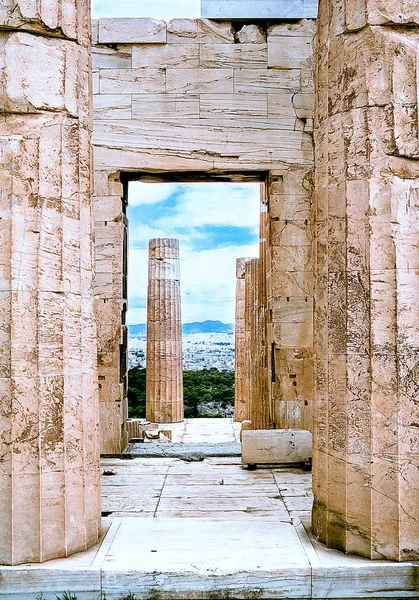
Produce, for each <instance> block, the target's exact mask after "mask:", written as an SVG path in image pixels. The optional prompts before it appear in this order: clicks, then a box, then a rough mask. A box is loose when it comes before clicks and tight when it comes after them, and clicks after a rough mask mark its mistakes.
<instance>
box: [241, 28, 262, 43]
mask: <svg viewBox="0 0 419 600" xmlns="http://www.w3.org/2000/svg"><path fill="white" fill-rule="evenodd" d="M235 39H236V41H237V42H239V43H240V44H265V43H266V35H265V32H264V31H263V29H262V27H260V26H259V25H243V27H242V28H241V29H240V30H239V31H238V32H237V33H236V36H235Z"/></svg>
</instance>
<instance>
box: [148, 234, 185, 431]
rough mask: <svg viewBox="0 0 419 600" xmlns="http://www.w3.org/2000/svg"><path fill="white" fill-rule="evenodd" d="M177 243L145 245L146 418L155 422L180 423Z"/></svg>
mask: <svg viewBox="0 0 419 600" xmlns="http://www.w3.org/2000/svg"><path fill="white" fill-rule="evenodd" d="M179 271H180V270H179V242H178V240H174V239H154V240H150V243H149V262H148V298H147V378H146V415H147V419H148V420H149V421H154V422H155V423H178V422H180V421H183V371H182V320H181V299H180V275H179Z"/></svg>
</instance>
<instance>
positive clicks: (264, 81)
mask: <svg viewBox="0 0 419 600" xmlns="http://www.w3.org/2000/svg"><path fill="white" fill-rule="evenodd" d="M279 90H284V91H299V90H300V72H299V70H298V69H278V70H274V69H271V70H267V69H250V68H249V69H239V70H235V71H234V93H239V94H246V93H251V94H266V93H268V92H278V91H279Z"/></svg>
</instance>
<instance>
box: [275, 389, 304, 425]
mask: <svg viewBox="0 0 419 600" xmlns="http://www.w3.org/2000/svg"><path fill="white" fill-rule="evenodd" d="M293 389H294V388H293ZM290 395H294V396H295V393H293V394H290ZM312 397H313V386H311V396H310V398H312ZM275 424H276V426H277V427H278V429H288V428H290V429H305V430H307V431H311V429H312V424H313V402H312V401H308V400H302V401H297V400H283V401H281V402H278V403H277V410H276V413H275Z"/></svg>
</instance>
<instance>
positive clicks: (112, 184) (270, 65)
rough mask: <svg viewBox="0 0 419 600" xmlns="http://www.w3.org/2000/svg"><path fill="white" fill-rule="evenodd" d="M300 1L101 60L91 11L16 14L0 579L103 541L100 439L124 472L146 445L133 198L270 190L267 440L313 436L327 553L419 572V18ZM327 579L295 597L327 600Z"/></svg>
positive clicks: (118, 35) (5, 217)
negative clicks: (137, 393)
mask: <svg viewBox="0 0 419 600" xmlns="http://www.w3.org/2000/svg"><path fill="white" fill-rule="evenodd" d="M223 4H225V5H226V6H227V4H228V5H230V4H231V3H223ZM243 4H246V3H243ZM247 4H248V3H247ZM268 4H270V5H272V2H269V3H268ZM283 4H284V3H283V2H279V3H278V6H282V5H283ZM289 4H290V7H292V8H293V10H296V11H297V13H295V14H292V15H290V14H288V15H287V16H286V17H285V16H282V18H281V15H278V17H277V18H276V19H274V18H273V17H271V16H269V20H267V19H265V18H263V16H262V18H259V19H258V18H256V17H254V18H251V19H248V20H246V21H245V22H243V21H241V20H235V19H234V18H232V19H231V20H221V21H220V20H209V19H205V18H204V19H195V20H192V19H174V20H172V21H171V22H169V23H165V22H164V21H156V20H152V19H141V18H138V19H130V18H123V19H99V21H94V22H93V24H92V41H93V46H92V49H91V50H90V38H89V35H90V19H89V12H88V2H87V0H43V1H42V2H35V0H29V1H24V0H5V2H3V5H2V7H1V8H0V29H1V49H0V53H1V57H2V60H1V63H0V64H1V69H0V78H1V81H2V92H1V99H2V105H1V112H2V115H3V119H2V124H1V133H0V146H1V152H0V157H1V165H2V166H1V182H2V186H1V220H0V230H1V232H2V236H3V237H2V240H3V253H2V267H1V273H2V286H3V287H2V292H1V298H2V306H3V310H2V314H1V319H2V325H1V329H0V331H1V335H2V340H3V344H2V346H1V357H2V358H1V364H2V374H1V379H0V382H1V386H2V406H1V412H0V423H1V436H0V447H1V451H0V457H1V460H0V475H1V476H0V507H1V511H0V512H1V514H2V519H1V520H0V563H2V564H4V565H17V564H20V563H27V562H43V561H46V560H49V559H52V558H57V557H63V556H68V555H70V554H72V553H74V552H77V551H78V550H83V549H86V548H87V547H89V546H92V545H93V544H94V543H96V542H97V540H98V537H99V534H100V498H99V483H98V479H99V435H100V447H101V451H102V453H104V454H111V455H115V454H116V455H119V453H120V452H121V450H122V449H123V448H124V446H125V444H126V441H127V431H126V427H125V422H126V419H127V361H126V343H127V342H126V338H127V336H126V318H125V317H126V310H127V269H126V262H127V261H126V258H127V227H128V222H127V217H126V206H127V203H128V201H129V197H128V184H129V181H131V180H134V179H136V180H142V181H154V182H158V181H169V182H182V181H203V180H214V181H243V182H245V181H257V182H260V184H261V228H260V231H261V235H260V238H261V242H260V254H259V257H258V258H254V259H252V260H251V261H249V262H246V265H245V310H246V311H248V313H249V322H250V324H251V328H250V329H249V332H248V333H247V332H246V333H245V336H244V339H245V341H246V345H247V349H248V354H247V357H246V359H245V360H246V365H247V367H246V371H247V378H248V381H247V385H248V386H249V389H250V395H249V404H248V413H247V416H248V419H249V420H250V421H251V427H252V428H253V429H255V430H257V429H270V428H277V429H287V428H292V429H307V430H311V429H312V431H313V477H314V483H313V486H314V487H313V491H314V510H313V531H314V533H315V535H316V536H317V538H318V539H319V540H320V541H322V542H324V543H325V544H326V545H327V546H329V547H331V548H335V549H338V550H341V551H344V552H347V553H352V554H356V555H359V556H362V557H367V558H370V559H387V560H392V561H398V562H403V561H410V560H417V559H418V558H419V539H418V531H419V527H418V523H419V502H418V489H419V445H418V444H419V442H418V440H419V437H418V423H419V415H418V410H419V409H418V407H419V400H418V385H417V382H418V376H419V374H418V364H419V363H418V349H419V312H418V311H419V309H418V303H417V297H418V273H419V264H418V263H419V259H418V238H419V233H418V232H419V223H418V205H419V200H418V196H419V192H418V190H419V185H418V180H419V141H418V139H419V134H418V114H417V113H418V82H417V61H418V48H419V10H418V6H417V2H416V0H346V1H345V2H342V1H341V0H320V6H319V18H318V21H317V22H316V20H315V18H314V17H315V15H314V14H312V12H311V11H313V10H314V9H315V6H314V3H313V2H312V0H308V1H303V0H301V1H299V2H292V3H289ZM307 11H308V12H307ZM305 17H309V18H305ZM91 59H92V67H93V73H92V75H93V76H92V78H91V66H90V61H91ZM314 72H315V77H314ZM91 81H92V83H93V85H92V90H93V110H94V112H93V117H94V120H93V133H92V119H91V101H90V92H91ZM314 106H315V111H314ZM314 113H315V114H314ZM314 116H315V119H314V121H313V118H314ZM313 124H314V128H313ZM313 134H314V135H313ZM90 141H92V144H93V152H94V161H93V162H92V154H91V147H90ZM92 167H93V168H94V190H93V201H92V198H91V193H92V189H91V172H92ZM226 201H228V199H227V200H226ZM93 240H94V246H95V247H94V251H95V254H94V255H93ZM153 250H155V251H156V252H157V245H156V246H155V247H153ZM171 252H173V254H172V255H171V256H170V257H169V260H177V258H176V257H175V254H174V252H175V248H174V247H172V250H171ZM154 258H156V259H157V258H159V257H158V256H157V254H156V256H155V257H154ZM160 258H163V261H160V262H161V263H162V264H166V262H167V259H165V258H164V257H163V256H161V257H160ZM156 262H158V261H156ZM159 264H160V263H159ZM167 264H169V266H170V269H169V270H170V272H171V273H174V265H173V263H167ZM160 268H161V265H160V266H159V267H158V268H157V267H156V271H155V272H156V273H157V271H158V269H160ZM93 275H94V280H93ZM159 281H160V283H161V281H163V280H159ZM172 281H173V280H172ZM174 281H176V280H174ZM153 285H154V289H157V287H158V285H159V284H157V281H156V282H155V283H154V284H153ZM164 285H165V286H168V283H167V282H166V281H165V283H164ZM169 287H170V286H169ZM175 287H176V286H175ZM155 297H157V295H156V294H155ZM173 307H174V305H173V306H172V307H171V309H172V308H173ZM173 310H174V308H173ZM174 312H175V311H174ZM176 318H177V319H178V321H176V323H178V322H180V318H178V317H176ZM248 336H250V337H248ZM175 337H176V336H175ZM150 339H153V336H151V338H150ZM154 340H155V341H156V340H157V338H156V336H154ZM176 340H177V341H176V343H177V344H179V339H178V338H176ZM176 348H178V346H176ZM174 354H175V356H176V357H178V355H179V352H178V350H176V351H175V353H174ZM242 360H243V359H242ZM177 368H178V367H177ZM177 377H178V379H179V381H181V378H180V377H179V374H178V375H177ZM172 379H173V380H174V379H175V378H172ZM154 381H156V382H157V379H156V380H154ZM166 381H167V383H169V382H170V378H167V379H166ZM98 391H99V393H98ZM173 397H175V396H173ZM180 397H181V392H180V390H179V389H178V390H177V396H176V398H177V399H180ZM158 410H160V409H158ZM177 411H178V412H177ZM179 411H180V409H179V402H177V408H176V410H175V411H174V412H176V414H177V415H178V416H179V415H180V412H179ZM160 414H161V413H160ZM173 415H174V413H172V417H173V419H174V420H175V419H176V417H174V416H173ZM149 416H151V417H152V418H153V419H156V418H157V416H158V415H157V409H156V413H155V414H154V415H151V414H150V415H149ZM161 416H162V418H163V417H164V419H166V418H167V413H164V414H161ZM99 423H100V432H99ZM286 525H287V528H288V530H290V531H291V530H292V531H293V534H295V531H294V525H293V524H292V523H291V522H289V523H287V524H286ZM126 527H128V525H126ZM138 527H139V526H138ZM121 529H122V528H121ZM295 536H296V534H295ZM359 560H360V559H359ZM367 562H368V561H367ZM358 564H360V563H357V565H358ZM362 564H365V562H363V563H362ZM380 565H382V563H380ZM398 566H401V567H402V566H403V565H398ZM304 568H305V567H304ZM357 568H358V567H357V566H355V567H354V570H355V571H357ZM380 568H381V567H380ZM412 568H413V567H412ZM307 569H308V567H307ZM397 572H399V571H397ZM7 573H9V574H10V573H15V571H13V572H12V571H7ZM308 573H311V574H313V573H314V575H313V576H312V575H310V574H308ZM317 575H318V574H316V573H315V568H314V567H313V569H312V570H311V571H310V572H309V571H308V570H307V572H306V573H305V574H303V575H301V578H303V577H306V578H307V580H308V579H310V577H312V578H311V579H310V582H306V583H307V586H308V587H307V588H304V589H305V591H304V592H301V594H300V596H299V597H309V595H308V594H314V595H316V594H317V597H322V596H321V595H320V594H321V593H323V594H328V597H330V593H332V592H330V593H329V591H330V589H331V588H330V587H328V585H326V583H327V582H326V583H325V582H323V583H322V582H320V583H319V584H318V585H319V586H320V587H319V588H318V589H317V590H316V589H314V587H313V581H315V576H317ZM8 576H9V575H8ZM12 576H14V575H13V574H12V575H10V577H12ZM325 577H326V576H325ZM348 577H349V575H348ZM354 577H355V576H353V575H352V578H353V579H354ZM376 577H378V579H380V577H381V571H380V574H379V575H378V576H377V575H376ZM394 577H395V575H394ZM409 577H410V576H409ZM207 579H208V577H207ZM326 579H327V577H326ZM1 581H2V580H1V578H0V582H1ZM109 581H110V582H111V583H112V581H113V579H112V576H109V578H108V582H109ZM292 581H293V584H292V585H294V587H293V588H292V594H293V595H294V596H295V595H296V594H298V590H297V587H296V586H297V583H295V581H296V578H295V576H294V572H293V574H292ZM300 581H302V579H301V580H299V582H300ZM325 581H326V580H325ZM409 581H410V583H408V584H406V585H411V589H410V591H409V592H408V593H409V594H410V596H412V594H415V588H414V586H415V585H416V584H417V577H416V583H415V581H413V580H412V577H410V579H409ZM412 581H413V583H412ZM390 583H391V582H390ZM390 583H388V585H387V583H386V585H387V587H386V588H385V591H384V592H383V594H384V595H386V594H387V592H388V593H393V592H392V591H391V590H392V589H393V588H391V585H390ZM98 585H101V583H99V584H98ZM153 585H154V579H153ZM155 585H157V584H155ZM158 585H160V583H159V584H158ZM162 585H163V584H162ZM298 585H299V584H298ZM301 585H302V584H301ZM304 585H305V584H304ZM322 585H323V587H321V586H322ZM377 585H379V584H377ZM156 589H157V588H156ZM319 589H321V590H323V591H322V592H320V591H319ZM377 589H378V590H381V589H382V588H377ZM397 589H398V588H397ZM416 589H417V585H416ZM235 590H236V588H235ZM307 590H308V591H307ZM412 590H413V591H412ZM154 591H155V589H153V593H154ZM288 591H289V588H288ZM346 591H347V590H346ZM218 592H219V593H222V590H221V591H220V590H218V591H217V593H218ZM294 592H295V593H294ZM92 593H93V592H92ZM285 593H286V592H284V593H283V594H282V595H283V597H285V596H284V594H285ZM362 593H364V592H362ZM377 593H378V592H377ZM229 594H230V591H229ZM357 594H358V592H357V591H356V590H355V595H357ZM115 597H117V593H115ZM166 597H169V596H166ZM225 597H227V596H225ZM296 597H297V596H296ZM324 597H326V596H324ZM338 597H342V596H341V595H340V596H336V598H338ZM377 597H379V596H377Z"/></svg>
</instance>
